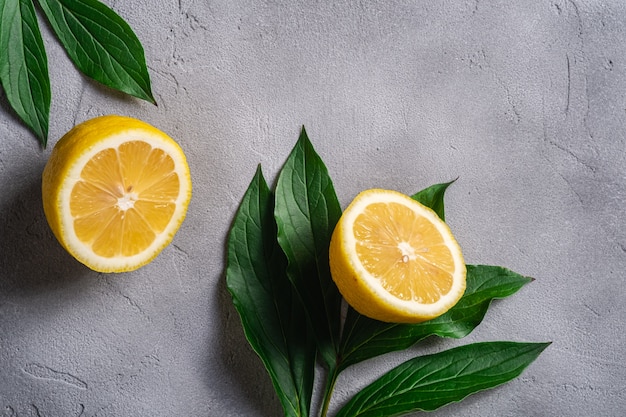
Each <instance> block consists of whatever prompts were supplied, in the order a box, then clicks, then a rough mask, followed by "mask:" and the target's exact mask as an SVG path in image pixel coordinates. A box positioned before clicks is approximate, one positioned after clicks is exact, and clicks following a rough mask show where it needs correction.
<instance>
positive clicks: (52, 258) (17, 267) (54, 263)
mask: <svg viewBox="0 0 626 417" xmlns="http://www.w3.org/2000/svg"><path fill="white" fill-rule="evenodd" d="M42 170H43V167H41V169H40V171H39V172H41V171H42ZM28 174H29V175H28V178H22V180H21V183H20V185H19V186H18V187H17V188H16V189H14V190H13V192H12V193H10V194H9V195H4V196H2V201H1V202H0V293H1V294H2V295H3V296H5V297H8V296H9V295H10V294H12V293H13V292H19V293H21V294H23V295H28V294H35V293H39V292H45V291H47V290H54V289H59V288H63V287H65V286H67V285H70V284H72V283H75V282H76V280H77V279H78V278H80V277H83V276H86V275H87V274H89V273H90V272H91V271H90V270H89V269H88V268H87V267H85V266H84V265H82V264H81V263H79V262H78V261H76V260H75V259H74V258H73V257H72V256H71V255H69V254H68V253H67V252H66V251H65V250H64V249H63V248H62V247H61V245H60V244H59V243H58V241H57V240H56V238H55V237H54V235H53V234H52V232H51V230H50V228H49V226H48V223H47V221H46V218H45V215H44V212H43V206H42V197H41V175H40V174H39V175H30V173H28ZM6 177H7V178H13V177H14V176H12V175H11V174H9V175H7V176H6Z"/></svg>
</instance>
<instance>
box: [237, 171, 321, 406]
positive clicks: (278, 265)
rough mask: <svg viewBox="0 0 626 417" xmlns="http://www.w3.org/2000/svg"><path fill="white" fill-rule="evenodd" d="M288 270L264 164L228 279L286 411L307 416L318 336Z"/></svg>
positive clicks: (245, 203) (242, 210)
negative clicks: (311, 333) (311, 332)
mask: <svg viewBox="0 0 626 417" xmlns="http://www.w3.org/2000/svg"><path fill="white" fill-rule="evenodd" d="M285 270H286V259H285V256H284V254H283V253H282V251H281V249H280V247H278V243H277V241H276V224H275V221H274V196H273V195H272V193H271V192H270V190H269V189H268V187H267V184H266V182H265V179H264V178H263V174H262V173H261V169H260V167H259V169H258V170H257V173H256V175H255V177H254V179H253V181H252V183H251V184H250V186H249V187H248V190H247V192H246V194H245V195H244V197H243V199H242V202H241V205H240V207H239V210H238V211H237V214H236V216H235V220H234V222H233V225H232V228H231V230H230V234H229V239H228V265H227V269H226V284H227V287H228V289H229V291H230V293H231V295H232V298H233V303H234V305H235V308H236V309H237V311H238V313H239V315H240V317H241V321H242V324H243V328H244V332H245V334H246V337H247V339H248V341H249V342H250V345H251V346H252V347H253V349H254V350H255V351H256V352H257V354H258V355H259V357H260V358H261V360H262V361H263V363H264V364H265V367H266V368H267V370H268V372H269V374H270V376H271V379H272V383H273V384H274V388H275V390H276V392H277V394H278V398H279V399H280V401H281V404H282V406H283V409H284V411H285V416H307V415H309V409H310V403H311V394H312V390H313V380H314V365H315V355H316V351H315V341H314V340H313V338H312V337H309V332H308V331H307V325H306V323H307V322H306V317H305V315H304V310H303V308H302V305H301V304H300V302H299V301H298V299H297V296H296V294H295V293H294V291H293V287H292V285H291V283H290V282H289V280H288V278H287V276H286V273H285ZM254 383H256V382H254Z"/></svg>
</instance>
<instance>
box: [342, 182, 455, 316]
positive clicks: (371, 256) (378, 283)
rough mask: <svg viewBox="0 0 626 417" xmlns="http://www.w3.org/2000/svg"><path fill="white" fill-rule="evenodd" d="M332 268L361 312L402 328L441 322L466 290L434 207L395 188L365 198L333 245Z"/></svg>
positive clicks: (349, 211)
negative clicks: (421, 202) (433, 321)
mask: <svg viewBox="0 0 626 417" xmlns="http://www.w3.org/2000/svg"><path fill="white" fill-rule="evenodd" d="M330 269H331V273H332V277H333V280H334V281H335V283H336V284H337V287H338V288H339V291H340V292H341V294H342V295H343V297H344V298H345V299H346V301H347V302H348V304H350V305H351V306H352V307H353V308H354V309H355V310H357V311H358V312H359V313H361V314H363V315H365V316H368V317H370V318H373V319H376V320H381V321H386V322H395V323H418V322H422V321H426V320H430V319H432V318H435V317H438V316H440V315H441V314H443V313H445V312H446V311H448V310H449V309H450V308H451V307H452V306H454V305H455V304H456V303H457V301H458V300H459V299H460V298H461V297H462V295H463V293H464V291H465V274H466V268H465V262H464V260H463V255H462V253H461V249H460V247H459V245H458V243H457V242H456V240H455V238H454V236H453V235H452V233H451V231H450V229H449V227H448V226H447V225H446V224H445V223H444V222H443V221H442V220H441V219H440V218H439V217H438V216H437V214H436V213H435V212H434V211H432V210H431V209H430V208H428V207H426V206H424V205H422V204H420V203H418V202H417V201H415V200H413V199H411V198H410V197H408V196H406V195H404V194H401V193H398V192H396V191H390V190H379V189H373V190H367V191H363V192H362V193H360V194H359V195H358V196H357V197H356V198H355V199H354V200H353V201H352V203H351V204H350V205H349V206H348V208H347V209H346V210H345V211H344V213H343V215H342V216H341V218H340V220H339V222H338V223H337V226H336V227H335V230H334V232H333V235H332V238H331V242H330Z"/></svg>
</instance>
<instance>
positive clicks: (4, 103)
mask: <svg viewBox="0 0 626 417" xmlns="http://www.w3.org/2000/svg"><path fill="white" fill-rule="evenodd" d="M0 111H2V113H4V115H5V116H6V119H7V120H8V122H9V123H10V124H11V125H17V126H21V127H23V128H24V129H26V130H28V133H29V135H30V137H31V139H32V140H35V141H37V143H38V144H39V147H40V148H41V149H43V148H44V147H43V145H42V143H41V141H40V140H39V138H38V137H37V135H35V134H34V133H33V132H32V131H31V130H30V129H29V128H28V126H27V125H26V123H24V121H23V120H22V119H21V118H20V116H18V114H17V113H16V112H15V110H13V107H11V104H10V103H9V99H8V98H7V96H6V93H5V92H4V90H3V89H2V88H0ZM1 236H2V235H0V237H1Z"/></svg>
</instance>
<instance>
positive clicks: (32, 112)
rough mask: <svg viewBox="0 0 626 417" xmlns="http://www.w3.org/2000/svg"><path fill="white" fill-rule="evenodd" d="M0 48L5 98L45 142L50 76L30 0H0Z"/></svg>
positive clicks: (48, 111)
mask: <svg viewBox="0 0 626 417" xmlns="http://www.w3.org/2000/svg"><path fill="white" fill-rule="evenodd" d="M0 51H2V52H0V82H2V87H3V88H4V91H5V93H6V96H7V100H8V101H9V104H10V105H11V107H12V108H13V110H15V112H16V113H17V115H18V116H19V117H20V118H21V119H22V120H23V121H24V123H25V124H26V125H27V126H28V127H29V128H30V129H31V130H32V131H33V133H34V134H35V135H36V136H37V137H38V138H39V140H40V141H41V143H42V145H43V146H46V142H47V139H48V119H49V117H50V97H51V93H50V79H49V77H48V61H47V58H46V51H45V49H44V44H43V40H42V38H41V33H40V32H39V26H38V24H37V17H36V15H35V9H34V7H33V3H32V1H31V0H0Z"/></svg>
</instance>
